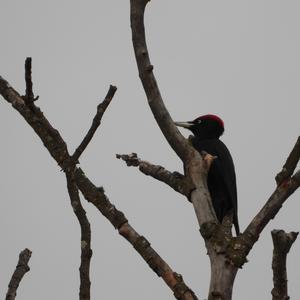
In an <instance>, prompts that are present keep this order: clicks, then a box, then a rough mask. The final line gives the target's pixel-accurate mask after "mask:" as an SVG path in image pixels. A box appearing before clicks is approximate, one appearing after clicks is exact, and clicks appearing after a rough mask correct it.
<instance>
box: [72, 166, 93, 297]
mask: <svg viewBox="0 0 300 300" xmlns="http://www.w3.org/2000/svg"><path fill="white" fill-rule="evenodd" d="M66 178H67V187H68V193H69V196H70V200H71V205H72V207H73V211H74V213H75V215H76V217H77V219H78V222H79V224H80V229H81V263H80V267H79V274H80V288H79V299H80V300H89V299H90V287H91V281H90V264H91V258H92V253H93V252H92V249H91V226H90V222H89V220H88V218H87V216H86V212H85V210H84V208H83V207H82V205H81V201H80V197H79V193H78V188H77V185H76V183H75V180H74V172H66Z"/></svg>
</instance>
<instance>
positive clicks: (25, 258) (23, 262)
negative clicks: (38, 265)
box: [5, 249, 31, 300]
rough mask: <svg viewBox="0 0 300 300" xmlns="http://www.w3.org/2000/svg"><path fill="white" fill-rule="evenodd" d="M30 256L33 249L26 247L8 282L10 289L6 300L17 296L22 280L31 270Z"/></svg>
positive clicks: (12, 299) (11, 299)
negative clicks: (29, 264)
mask: <svg viewBox="0 0 300 300" xmlns="http://www.w3.org/2000/svg"><path fill="white" fill-rule="evenodd" d="M30 257H31V251H30V250H29V249H25V250H23V251H22V252H21V253H20V255H19V261H18V264H17V266H16V269H15V271H14V273H13V275H12V277H11V280H10V282H9V284H8V291H7V294H6V297H5V300H14V299H15V298H16V296H17V289H18V287H19V284H20V282H21V280H22V278H23V276H24V275H25V274H26V273H27V272H28V271H29V270H30V268H29V266H28V262H29V259H30Z"/></svg>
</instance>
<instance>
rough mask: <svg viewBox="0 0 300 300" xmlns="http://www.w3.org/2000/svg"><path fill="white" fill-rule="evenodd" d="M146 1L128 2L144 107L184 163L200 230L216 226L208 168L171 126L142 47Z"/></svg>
mask: <svg viewBox="0 0 300 300" xmlns="http://www.w3.org/2000/svg"><path fill="white" fill-rule="evenodd" d="M148 2H149V1H148V0H130V21H131V31H132V42H133V48H134V52H135V57H136V62H137V66H138V71H139V76H140V79H141V81H142V84H143V87H144V90H145V93H146V95H147V99H148V104H149V106H150V108H151V110H152V113H153V116H154V118H155V120H156V122H157V124H158V126H159V127H160V130H161V131H162V133H163V134H164V136H165V138H166V140H167V141H168V143H169V145H170V146H171V147H172V149H173V150H174V151H175V152H176V153H177V155H178V156H179V157H180V159H181V160H182V161H183V163H184V167H185V174H186V176H187V177H188V178H189V180H190V181H191V183H192V184H193V185H194V186H195V189H194V190H193V191H192V193H191V194H190V200H191V202H192V203H193V205H194V209H195V212H196V216H197V219H198V223H199V225H200V227H202V225H204V224H205V223H217V222H218V221H217V218H216V215H215V213H214V209H213V206H212V202H211V199H210V195H209V192H208V188H207V184H206V178H207V173H208V168H207V167H206V164H204V161H203V160H202V159H201V156H200V154H199V153H198V152H197V151H196V150H195V149H194V148H193V147H192V146H191V145H190V143H189V142H188V140H187V139H186V138H184V137H183V136H182V135H181V133H180V132H179V130H178V129H177V127H176V126H175V124H174V122H173V120H172V118H171V116H170V114H169V112H168V110H167V108H166V107H165V105H164V102H163V99H162V97H161V94H160V91H159V88H158V85H157V82H156V79H155V77H154V74H153V65H152V64H151V62H150V57H149V53H148V49H147V44H146V37H145V27H144V13H145V8H146V5H147V3H148Z"/></svg>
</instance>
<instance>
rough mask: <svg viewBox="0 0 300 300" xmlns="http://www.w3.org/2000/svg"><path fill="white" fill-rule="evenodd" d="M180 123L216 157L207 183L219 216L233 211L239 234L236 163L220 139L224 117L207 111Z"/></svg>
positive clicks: (200, 148) (201, 147) (196, 143)
mask: <svg viewBox="0 0 300 300" xmlns="http://www.w3.org/2000/svg"><path fill="white" fill-rule="evenodd" d="M175 125H176V126H178V127H183V128H186V129H189V130H190V131H191V132H192V133H193V136H192V137H191V138H190V140H191V143H192V145H193V147H194V148H195V149H196V150H197V151H198V152H199V153H200V154H201V153H202V152H203V151H204V152H207V153H209V154H211V155H213V156H216V159H214V160H213V162H212V164H211V166H210V169H209V171H208V175H207V186H208V190H209V193H210V196H211V199H212V204H213V207H214V210H215V213H216V216H217V219H218V221H219V222H220V223H222V221H223V218H224V217H225V216H226V215H227V214H228V213H229V212H231V211H232V213H233V224H234V227H235V232H236V235H237V236H238V235H239V234H240V229H239V222H238V215H237V208H238V207H237V187H236V175H235V168H234V163H233V160H232V157H231V154H230V152H229V150H228V148H227V147H226V145H225V144H224V143H223V142H222V141H221V140H220V136H221V135H222V134H223V133H224V122H223V120H222V119H221V118H220V117H218V116H216V115H214V114H207V115H203V116H200V117H198V118H196V119H195V120H193V121H189V122H175Z"/></svg>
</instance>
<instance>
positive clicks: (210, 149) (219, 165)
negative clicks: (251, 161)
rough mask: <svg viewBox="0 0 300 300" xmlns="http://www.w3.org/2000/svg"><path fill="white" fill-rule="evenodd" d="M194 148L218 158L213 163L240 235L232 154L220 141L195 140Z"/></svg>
mask: <svg viewBox="0 0 300 300" xmlns="http://www.w3.org/2000/svg"><path fill="white" fill-rule="evenodd" d="M192 142H193V146H194V147H195V148H196V149H197V150H198V151H199V152H201V151H206V152H207V153H209V154H211V155H215V156H217V158H216V159H215V160H214V162H213V166H212V167H213V168H214V171H215V172H217V173H218V174H220V176H218V178H219V179H220V180H222V181H223V183H224V185H225V187H226V190H227V192H228V194H229V198H230V202H231V205H232V208H233V218H234V220H233V223H234V225H235V229H236V231H237V233H239V225H238V217H237V209H238V207H237V188H236V175H235V169H234V164H233V160H232V157H231V154H230V152H229V150H228V149H227V147H226V146H225V144H224V143H223V142H222V141H221V140H219V139H209V140H198V139H197V138H194V139H193V141H192Z"/></svg>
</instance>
